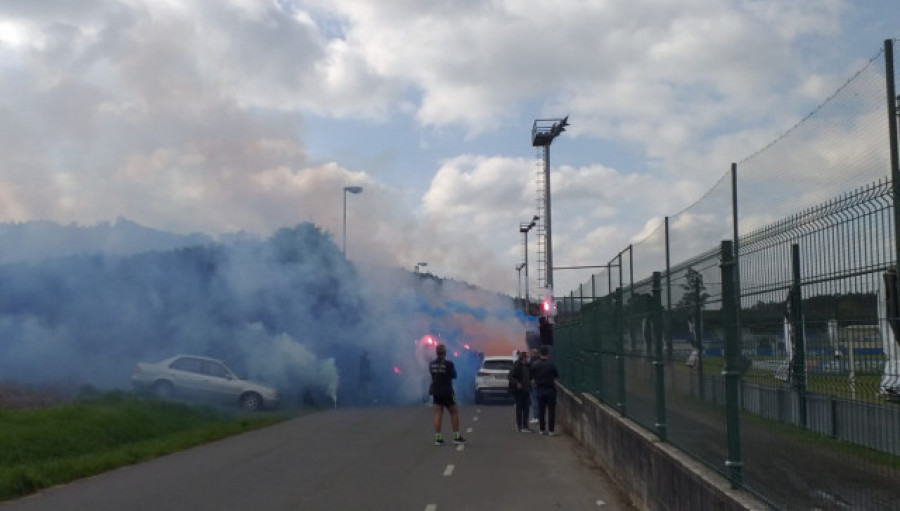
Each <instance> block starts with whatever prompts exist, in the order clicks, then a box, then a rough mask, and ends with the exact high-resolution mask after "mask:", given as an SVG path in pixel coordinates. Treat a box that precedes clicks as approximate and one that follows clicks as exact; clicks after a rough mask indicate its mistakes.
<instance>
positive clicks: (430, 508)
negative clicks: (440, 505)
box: [425, 504, 437, 511]
mask: <svg viewBox="0 0 900 511" xmlns="http://www.w3.org/2000/svg"><path fill="white" fill-rule="evenodd" d="M425 511H437V504H428V505H427V506H425Z"/></svg>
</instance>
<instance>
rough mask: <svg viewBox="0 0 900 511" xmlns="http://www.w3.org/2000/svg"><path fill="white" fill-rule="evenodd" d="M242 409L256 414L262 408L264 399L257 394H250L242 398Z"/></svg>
mask: <svg viewBox="0 0 900 511" xmlns="http://www.w3.org/2000/svg"><path fill="white" fill-rule="evenodd" d="M241 408H243V409H244V410H249V411H251V412H255V411H256V410H259V409H260V408H262V397H261V396H260V395H259V394H257V393H256V392H248V393H246V394H244V395H243V396H241Z"/></svg>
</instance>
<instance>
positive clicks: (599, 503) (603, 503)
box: [597, 500, 606, 506]
mask: <svg viewBox="0 0 900 511" xmlns="http://www.w3.org/2000/svg"><path fill="white" fill-rule="evenodd" d="M597 505H598V506H605V505H606V502H603V501H602V500H598V501H597Z"/></svg>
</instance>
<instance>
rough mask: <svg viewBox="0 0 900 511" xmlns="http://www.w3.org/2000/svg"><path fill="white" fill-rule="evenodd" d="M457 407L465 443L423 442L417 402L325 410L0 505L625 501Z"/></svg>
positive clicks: (571, 458) (427, 419) (592, 477)
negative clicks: (459, 444)
mask: <svg viewBox="0 0 900 511" xmlns="http://www.w3.org/2000/svg"><path fill="white" fill-rule="evenodd" d="M461 412H462V413H461V416H460V419H461V421H460V422H461V426H462V428H461V429H462V430H463V431H464V435H465V436H466V437H468V439H469V443H468V445H465V446H454V445H452V444H451V445H446V446H443V447H436V446H434V445H433V437H432V433H431V427H430V424H431V413H432V411H431V408H430V407H427V406H420V407H408V408H370V409H344V410H332V411H326V412H321V413H316V414H312V415H307V416H304V417H300V418H297V419H294V420H291V421H288V422H285V423H282V424H279V425H276V426H273V427H270V428H266V429H263V430H258V431H253V432H250V433H246V434H243V435H240V436H236V437H233V438H229V439H226V440H222V441H218V442H214V443H212V444H208V445H204V446H200V447H197V448H194V449H190V450H188V451H184V452H180V453H177V454H173V455H169V456H165V457H162V458H158V459H156V460H153V461H149V462H146V463H141V464H139V465H132V466H130V467H125V468H122V469H118V470H114V471H111V472H108V473H105V474H102V475H99V476H95V477H91V478H88V479H84V480H81V481H77V482H75V483H72V484H68V485H64V486H59V487H56V488H52V489H49V490H46V491H44V492H41V493H39V494H36V495H33V496H30V497H26V498H24V499H20V500H17V501H12V502H8V503H6V504H4V505H0V510H2V511H25V510H36V511H50V510H67V511H80V510H84V511H105V510H110V511H113V510H115V511H122V510H131V511H142V510H154V511H156V510H163V509H164V510H192V511H230V510H252V511H267V510H301V509H302V510H323V511H324V510H328V511H334V510H390V511H394V510H425V511H451V510H469V511H470V510H482V509H483V510H515V511H528V510H536V511H537V510H539V511H549V510H557V509H571V510H579V511H580V510H591V509H609V510H620V509H625V510H627V509H631V508H630V507H629V506H627V505H626V504H625V502H626V499H625V497H624V495H623V494H622V493H620V492H619V491H618V489H617V488H616V487H615V485H614V484H613V483H612V482H611V481H610V479H609V478H608V477H607V476H606V475H605V474H604V473H602V472H600V471H599V470H597V469H596V467H594V466H593V465H592V463H591V462H590V460H589V459H587V458H586V457H585V455H584V453H583V452H582V451H581V450H580V449H579V448H578V444H577V443H576V442H575V440H574V439H573V438H571V437H570V436H567V435H565V433H564V432H563V435H561V436H557V437H546V436H540V435H538V434H536V433H535V434H525V433H519V432H516V431H514V425H513V412H512V408H511V407H509V406H480V407H475V406H468V407H463V408H462V410H461ZM444 420H445V424H446V423H447V420H448V419H447V418H446V417H445V419H444ZM445 434H446V430H445Z"/></svg>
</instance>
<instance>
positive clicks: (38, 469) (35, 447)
mask: <svg viewBox="0 0 900 511" xmlns="http://www.w3.org/2000/svg"><path fill="white" fill-rule="evenodd" d="M287 418H288V415H287V414H284V413H256V414H252V415H250V414H247V413H243V412H238V411H230V410H221V409H216V408H210V407H197V406H191V405H188V404H182V403H170V402H160V401H149V400H142V399H137V398H135V397H132V396H130V395H129V394H126V393H111V394H107V395H103V396H95V397H90V398H85V399H81V400H77V401H75V402H72V403H69V404H66V405H62V406H55V407H50V408H38V409H27V410H0V500H9V499H14V498H17V497H22V496H24V495H28V494H30V493H33V492H36V491H38V490H40V489H43V488H47V487H50V486H53V485H57V484H62V483H66V482H70V481H73V480H75V479H79V478H82V477H87V476H91V475H95V474H98V473H101V472H105V471H107V470H110V469H113V468H116V467H120V466H123V465H130V464H133V463H138V462H141V461H145V460H149V459H151V458H155V457H158V456H162V455H164V454H169V453H172V452H175V451H179V450H183V449H186V448H188V447H192V446H195V445H200V444H204V443H208V442H212V441H214V440H219V439H221V438H225V437H228V436H232V435H235V434H238V433H243V432H245V431H250V430H253V429H258V428H262V427H265V426H269V425H272V424H275V423H278V422H281V421H283V420H285V419H287Z"/></svg>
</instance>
